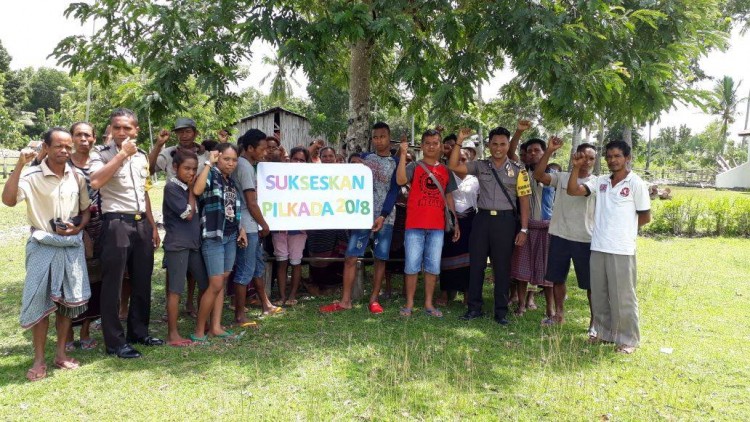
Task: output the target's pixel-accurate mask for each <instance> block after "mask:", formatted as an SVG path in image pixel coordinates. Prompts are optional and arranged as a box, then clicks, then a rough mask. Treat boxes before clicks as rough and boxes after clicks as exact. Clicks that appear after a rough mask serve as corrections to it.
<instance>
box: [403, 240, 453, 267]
mask: <svg viewBox="0 0 750 422" xmlns="http://www.w3.org/2000/svg"><path fill="white" fill-rule="evenodd" d="M444 237H445V233H444V231H443V230H426V229H407V230H406V233H405V235H404V249H405V250H406V264H405V265H404V274H409V275H411V274H419V271H420V270H421V269H422V268H424V272H426V273H430V274H435V275H438V274H440V255H442V253H443V238H444Z"/></svg>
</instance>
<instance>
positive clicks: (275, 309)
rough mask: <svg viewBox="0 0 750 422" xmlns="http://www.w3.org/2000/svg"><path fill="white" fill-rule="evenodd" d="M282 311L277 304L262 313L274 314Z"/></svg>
mask: <svg viewBox="0 0 750 422" xmlns="http://www.w3.org/2000/svg"><path fill="white" fill-rule="evenodd" d="M283 312H284V308H281V307H278V306H274V307H273V308H271V309H269V310H267V311H264V312H263V315H276V314H280V313H283Z"/></svg>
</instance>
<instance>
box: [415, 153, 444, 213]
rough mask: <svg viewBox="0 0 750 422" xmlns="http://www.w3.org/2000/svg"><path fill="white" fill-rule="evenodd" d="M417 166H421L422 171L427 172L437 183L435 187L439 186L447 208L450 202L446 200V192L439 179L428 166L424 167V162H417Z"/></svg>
mask: <svg viewBox="0 0 750 422" xmlns="http://www.w3.org/2000/svg"><path fill="white" fill-rule="evenodd" d="M417 164H419V166H420V167H422V169H423V170H424V171H426V172H427V174H428V175H429V176H430V179H432V181H433V182H435V185H437V188H438V191H440V195H442V197H443V203H444V204H445V206H446V207H447V206H448V200H447V199H445V191H444V190H443V186H442V185H441V184H440V181H439V180H438V179H437V177H435V175H434V174H432V172H431V171H430V169H429V168H427V166H426V165H424V163H423V162H422V160H420V161H417Z"/></svg>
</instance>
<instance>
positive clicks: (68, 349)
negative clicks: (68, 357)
mask: <svg viewBox="0 0 750 422" xmlns="http://www.w3.org/2000/svg"><path fill="white" fill-rule="evenodd" d="M75 349H76V342H75V341H68V342H66V343H65V351H66V352H72V351H73V350H75Z"/></svg>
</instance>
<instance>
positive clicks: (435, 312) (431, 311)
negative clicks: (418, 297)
mask: <svg viewBox="0 0 750 422" xmlns="http://www.w3.org/2000/svg"><path fill="white" fill-rule="evenodd" d="M424 313H425V315H427V316H431V317H435V318H442V317H443V313H442V312H440V309H438V308H432V309H426V308H425V310H424Z"/></svg>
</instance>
